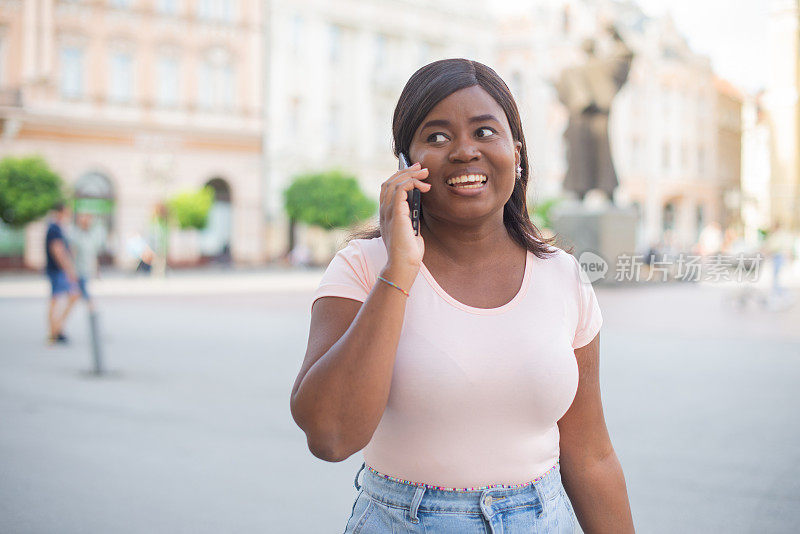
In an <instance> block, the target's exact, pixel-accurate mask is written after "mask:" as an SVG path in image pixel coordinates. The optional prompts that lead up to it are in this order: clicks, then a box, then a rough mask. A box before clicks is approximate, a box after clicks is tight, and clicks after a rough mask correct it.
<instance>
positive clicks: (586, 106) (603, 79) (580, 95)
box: [555, 26, 633, 200]
mask: <svg viewBox="0 0 800 534" xmlns="http://www.w3.org/2000/svg"><path fill="white" fill-rule="evenodd" d="M606 31H607V32H608V33H609V34H610V35H611V37H612V38H613V49H612V50H611V52H610V53H609V54H608V55H605V56H604V57H598V56H597V55H596V54H595V43H594V40H593V39H587V40H586V41H584V43H583V46H582V48H583V50H584V51H585V52H586V54H587V60H586V61H585V62H584V63H583V64H582V65H578V66H576V67H572V68H567V69H564V70H563V71H562V72H561V76H560V78H559V80H558V82H557V83H556V84H555V86H556V90H557V91H558V98H559V100H560V101H561V102H562V103H563V104H564V105H565V106H566V108H567V110H568V111H569V124H568V125H567V130H566V131H565V132H564V138H565V139H566V142H567V162H568V167H567V175H566V177H565V178H564V189H566V190H568V191H573V192H575V193H576V194H577V195H578V198H579V199H580V200H583V197H584V196H585V195H586V193H587V192H588V191H589V190H591V189H600V190H602V191H604V192H605V193H606V195H608V198H609V199H613V196H612V195H613V193H614V189H616V187H617V184H618V183H619V182H618V180H617V174H616V172H615V171H614V164H613V162H612V161H611V147H610V145H609V142H608V116H609V113H610V111H611V102H612V101H613V100H614V95H616V94H617V92H618V91H619V90H620V89H621V88H622V86H623V85H624V84H625V80H627V79H628V71H629V70H630V66H631V61H632V59H633V52H632V51H631V49H630V48H628V46H627V45H626V44H625V42H624V41H623V40H622V38H621V37H620V35H619V33H618V32H617V29H616V28H615V27H614V26H608V27H607V28H606Z"/></svg>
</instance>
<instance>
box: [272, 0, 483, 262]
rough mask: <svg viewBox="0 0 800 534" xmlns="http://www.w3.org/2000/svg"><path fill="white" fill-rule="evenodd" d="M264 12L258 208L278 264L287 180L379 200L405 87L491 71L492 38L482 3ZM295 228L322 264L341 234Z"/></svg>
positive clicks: (300, 6) (380, 1)
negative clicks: (425, 76)
mask: <svg viewBox="0 0 800 534" xmlns="http://www.w3.org/2000/svg"><path fill="white" fill-rule="evenodd" d="M269 6H270V7H268V10H269V12H268V14H267V21H268V22H267V26H266V27H267V30H266V36H267V50H268V54H269V56H268V59H267V64H268V73H267V76H266V79H267V96H266V101H267V115H266V116H267V125H268V127H267V128H266V129H265V132H264V156H265V161H266V164H265V166H266V169H265V176H266V185H265V188H264V205H265V211H266V214H267V220H268V222H269V224H268V228H269V239H268V248H269V256H270V257H271V258H278V257H281V256H283V254H284V253H285V252H286V248H287V246H288V243H289V238H288V231H289V230H288V220H287V218H286V215H285V213H284V210H283V195H282V192H283V190H284V189H285V188H286V187H288V185H289V183H290V182H291V178H292V177H293V176H294V175H296V174H299V173H302V172H307V171H314V170H325V169H330V168H332V167H339V168H341V169H343V170H345V171H347V172H350V173H352V174H354V175H355V176H357V177H358V179H359V181H360V183H361V186H362V188H363V189H364V191H365V192H366V194H367V195H368V196H371V197H373V198H374V199H376V200H377V199H378V194H379V192H380V184H381V183H382V182H383V181H384V180H386V179H387V178H388V177H389V176H391V175H392V174H393V173H394V172H395V171H396V169H397V159H396V158H395V157H394V155H393V153H392V133H391V121H392V114H393V113H394V106H395V104H396V103H397V99H398V97H399V96H400V92H401V91H402V89H403V86H404V85H405V82H406V80H408V78H409V77H410V76H411V74H413V73H414V71H416V70H417V69H418V68H420V67H422V66H423V65H425V64H427V63H430V62H431V61H434V60H437V59H443V58H448V57H460V56H462V57H470V58H475V59H477V60H479V61H483V62H487V63H490V64H491V58H492V53H493V50H494V45H493V43H494V36H495V33H496V32H495V30H494V26H493V21H492V17H491V16H490V15H489V14H488V13H489V12H488V10H487V5H486V2H484V1H482V0H466V1H463V0H462V1H454V0H447V1H442V2H435V3H428V2H395V1H387V0H331V1H329V2H317V1H314V0H295V1H293V2H271V3H270V4H269ZM375 221H376V222H377V215H376V217H375ZM299 226H300V228H298V240H300V241H304V242H306V243H307V244H308V245H309V246H310V247H311V248H312V252H313V255H314V257H315V258H316V259H317V260H318V261H327V260H328V259H329V258H330V256H331V255H332V252H335V250H336V247H337V243H338V238H340V237H341V235H342V233H341V232H338V233H337V232H334V233H333V234H332V235H330V236H328V235H326V234H325V233H324V232H322V231H321V230H316V229H310V228H303V227H302V225H299Z"/></svg>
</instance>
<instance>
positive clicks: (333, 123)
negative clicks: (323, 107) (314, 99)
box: [328, 104, 342, 147]
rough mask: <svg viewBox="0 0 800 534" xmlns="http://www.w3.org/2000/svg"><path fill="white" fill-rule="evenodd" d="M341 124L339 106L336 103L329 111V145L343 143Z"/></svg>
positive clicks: (334, 145) (335, 145)
mask: <svg viewBox="0 0 800 534" xmlns="http://www.w3.org/2000/svg"><path fill="white" fill-rule="evenodd" d="M341 141H342V133H341V124H340V121H339V106H338V105H336V104H334V105H332V106H331V108H330V110H329V113H328V145H329V146H331V147H338V146H340V145H341V144H342V143H341Z"/></svg>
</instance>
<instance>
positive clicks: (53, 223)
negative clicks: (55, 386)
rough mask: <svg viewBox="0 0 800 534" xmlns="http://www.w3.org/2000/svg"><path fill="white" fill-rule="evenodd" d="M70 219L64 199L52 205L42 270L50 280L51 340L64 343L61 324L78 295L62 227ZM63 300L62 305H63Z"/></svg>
mask: <svg viewBox="0 0 800 534" xmlns="http://www.w3.org/2000/svg"><path fill="white" fill-rule="evenodd" d="M68 220H69V209H68V208H67V206H66V205H65V204H64V203H63V202H58V203H57V204H56V205H55V206H53V212H52V216H51V219H50V224H49V225H48V227H47V237H46V238H45V254H46V255H47V267H46V269H45V272H46V273H47V277H48V278H49V280H50V290H51V292H50V308H49V311H48V315H47V319H48V327H49V341H50V343H66V342H67V337H66V336H65V335H64V332H63V330H64V323H65V322H66V320H67V316H68V315H69V312H70V311H71V310H72V307H73V306H74V305H75V302H76V301H77V300H78V299H79V298H80V295H81V294H80V289H79V288H78V275H77V273H76V272H75V266H74V264H73V262H72V256H71V255H70V251H69V245H68V244H67V240H66V239H65V238H64V230H63V228H62V226H63V225H64V224H66V223H67V221H68ZM62 302H63V304H62Z"/></svg>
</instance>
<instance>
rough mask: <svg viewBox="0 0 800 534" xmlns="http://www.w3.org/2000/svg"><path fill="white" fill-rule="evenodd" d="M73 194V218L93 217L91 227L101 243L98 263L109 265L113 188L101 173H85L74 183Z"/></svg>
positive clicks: (112, 218)
mask: <svg viewBox="0 0 800 534" xmlns="http://www.w3.org/2000/svg"><path fill="white" fill-rule="evenodd" d="M74 193H75V210H74V216H77V215H78V214H80V213H90V214H92V215H93V216H94V222H93V226H94V227H95V231H97V233H98V236H99V238H100V242H101V247H100V254H99V260H100V263H101V264H108V263H111V258H112V254H111V250H112V249H111V243H110V236H111V234H112V232H113V230H114V186H113V185H112V184H111V180H109V179H108V177H107V176H106V175H105V174H103V173H100V172H96V171H91V172H87V173H86V174H84V175H83V176H81V177H80V178H78V181H77V182H75V187H74Z"/></svg>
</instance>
